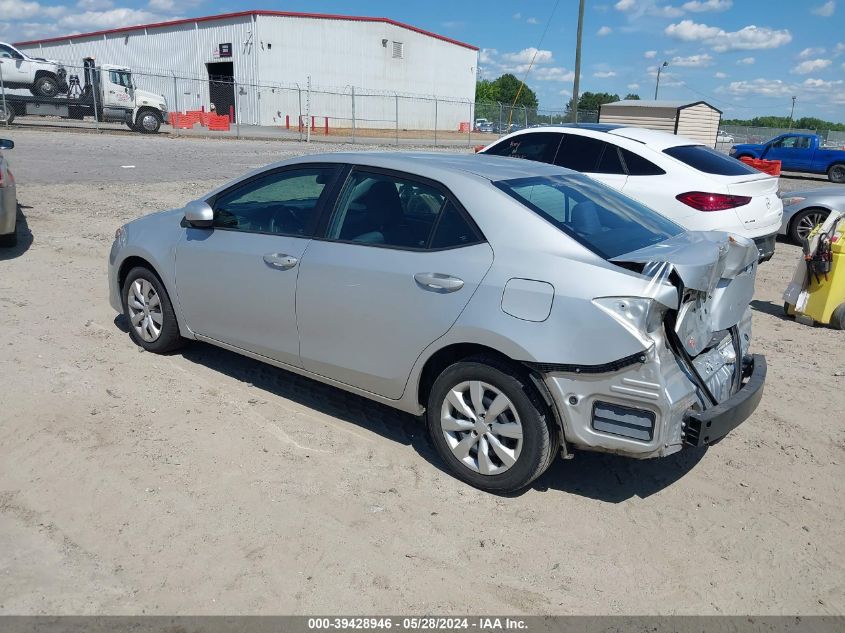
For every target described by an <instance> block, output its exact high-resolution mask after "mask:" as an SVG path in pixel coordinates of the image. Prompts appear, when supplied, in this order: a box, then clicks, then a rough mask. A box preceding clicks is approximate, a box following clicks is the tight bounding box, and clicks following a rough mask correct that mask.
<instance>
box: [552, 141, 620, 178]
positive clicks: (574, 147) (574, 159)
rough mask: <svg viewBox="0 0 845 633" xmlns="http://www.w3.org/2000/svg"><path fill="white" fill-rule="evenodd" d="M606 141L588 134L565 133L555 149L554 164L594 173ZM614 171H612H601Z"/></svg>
mask: <svg viewBox="0 0 845 633" xmlns="http://www.w3.org/2000/svg"><path fill="white" fill-rule="evenodd" d="M605 145H607V143H605V142H604V141H600V140H599V139H597V138H592V137H590V136H579V135H577V134H566V135H564V137H563V142H562V143H561V144H560V147H559V148H558V150H557V158H556V159H555V164H556V165H560V166H561V167H566V168H567V169H572V170H574V171H580V172H588V173H590V172H592V173H594V172H595V171H596V169H597V168H598V165H599V161H600V160H601V157H602V154H603V153H604V148H605ZM602 173H614V172H602Z"/></svg>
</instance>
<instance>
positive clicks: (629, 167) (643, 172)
mask: <svg viewBox="0 0 845 633" xmlns="http://www.w3.org/2000/svg"><path fill="white" fill-rule="evenodd" d="M619 151H620V152H622V159H623V160H624V161H625V169H626V171H627V172H628V175H629V176H661V175H663V174H665V173H666V172H665V171H663V170H662V169H660V167H658V166H657V165H655V164H654V163H652V162H651V161H650V160H647V159H645V158H643V157H642V156H640V155H639V154H635V153H634V152H631V151H628V150H627V149H623V148H621V147H620V148H619Z"/></svg>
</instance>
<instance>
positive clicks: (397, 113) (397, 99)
mask: <svg viewBox="0 0 845 633" xmlns="http://www.w3.org/2000/svg"><path fill="white" fill-rule="evenodd" d="M394 94H395V93H394ZM395 96H396V145H397V146H398V145H399V95H398V94H395Z"/></svg>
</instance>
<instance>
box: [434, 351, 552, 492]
mask: <svg viewBox="0 0 845 633" xmlns="http://www.w3.org/2000/svg"><path fill="white" fill-rule="evenodd" d="M426 419H427V424H428V430H429V434H430V436H431V440H432V442H433V444H434V446H435V448H436V449H437V452H438V453H439V455H440V457H441V458H442V459H443V461H444V462H445V463H446V465H447V467H448V469H449V471H450V472H451V473H452V474H453V475H455V477H457V478H458V479H460V480H462V481H465V482H466V483H468V484H470V485H472V486H475V487H476V488H479V489H481V490H485V491H487V492H492V493H509V492H515V491H517V490H521V489H522V488H524V487H525V486H527V485H528V484H530V483H531V482H532V481H534V480H535V479H536V478H537V477H539V476H540V475H542V474H543V473H544V472H545V471H546V469H548V467H549V466H550V465H551V463H552V460H553V459H554V458H555V456H556V455H557V452H558V449H559V446H560V434H559V431H558V428H557V425H556V424H555V421H554V420H553V419H552V416H551V414H550V412H549V410H548V407H546V405H545V403H544V402H543V400H542V399H541V398H540V396H539V394H537V392H536V389H535V388H534V385H533V384H531V382H530V380H529V379H528V378H527V376H524V374H523V372H520V371H519V369H518V368H517V367H516V366H513V365H510V364H508V363H506V362H503V361H500V360H498V359H496V358H492V357H476V358H470V359H467V360H464V361H461V362H458V363H455V364H454V365H451V366H449V367H447V368H446V369H445V370H444V371H443V373H441V374H440V376H439V377H438V378H437V380H436V381H435V382H434V385H433V386H432V389H431V393H430V394H429V398H428V409H427V412H426Z"/></svg>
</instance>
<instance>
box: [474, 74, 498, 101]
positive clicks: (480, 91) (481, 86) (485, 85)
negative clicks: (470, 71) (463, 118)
mask: <svg viewBox="0 0 845 633" xmlns="http://www.w3.org/2000/svg"><path fill="white" fill-rule="evenodd" d="M475 100H476V101H486V102H494V101H498V100H499V91H498V90H497V88H496V87H495V86H494V85H493V82H492V81H490V80H489V79H482V80H481V81H477V82H476V83H475Z"/></svg>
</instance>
